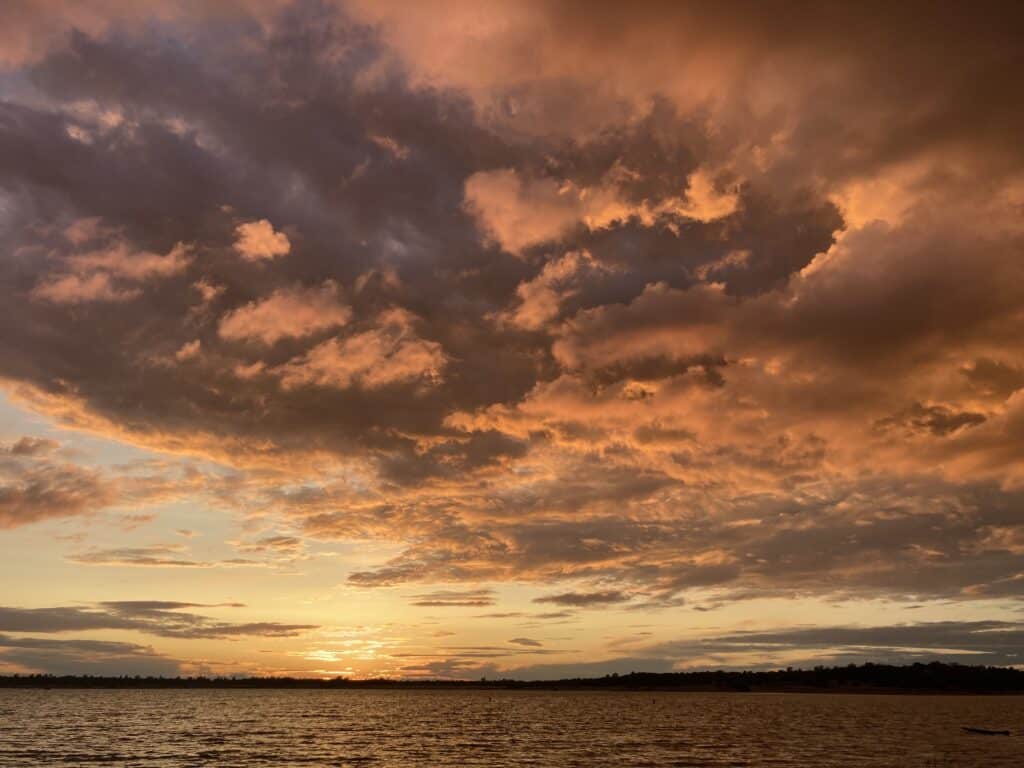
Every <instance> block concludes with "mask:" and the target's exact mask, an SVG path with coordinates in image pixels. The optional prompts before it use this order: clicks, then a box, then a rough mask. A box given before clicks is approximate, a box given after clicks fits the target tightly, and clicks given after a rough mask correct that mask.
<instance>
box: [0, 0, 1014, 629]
mask: <svg viewBox="0 0 1024 768" xmlns="http://www.w3.org/2000/svg"><path fill="white" fill-rule="evenodd" d="M57 6H59V7H55V6H54V4H52V3H47V4H45V5H44V4H33V3H28V4H19V5H17V6H16V7H14V8H12V9H8V10H5V11H2V12H0V29H3V30H4V31H3V32H2V33H0V34H2V35H3V38H2V47H3V50H4V54H3V58H2V60H0V65H2V66H3V67H4V69H3V71H2V72H0V83H2V85H3V94H4V96H3V99H2V101H0V260H2V264H3V268H2V270H0V328H2V329H3V330H2V331H0V379H2V381H3V382H4V388H5V390H6V391H7V393H8V394H9V395H10V396H11V397H12V398H14V399H15V401H16V402H18V403H20V404H22V405H24V406H25V407H28V408H31V409H34V410H35V411H38V412H40V413H42V414H45V415H46V416H48V417H49V418H51V419H53V420H54V421H56V422H57V423H60V424H63V425H67V426H70V427H73V428H75V429H82V430H86V431H89V432H92V433H95V434H100V435H104V436H106V437H110V438H112V439H115V440H120V441H124V442H130V443H134V444H137V445H142V446H145V447H148V448H151V449H154V450H157V451H166V452H169V453H174V454H180V455H182V456H187V457H190V458H192V459H210V460H213V461H215V462H217V463H219V464H221V465H224V466H226V467H228V468H230V472H229V473H227V474H224V475H217V476H213V475H209V474H207V475H202V474H198V473H195V472H188V473H186V474H187V483H186V491H184V492H185V493H188V494H192V495H194V496H195V497H196V498H200V499H202V500H204V502H205V503H209V504H211V505H212V506H214V507H216V508H219V509H225V510H229V511H234V512H238V513H241V514H243V515H254V516H255V515H258V516H261V517H262V518H264V519H266V518H271V519H273V520H275V521H276V522H277V523H278V524H279V525H280V526H281V527H282V528H283V529H286V530H287V531H288V535H287V536H284V537H283V538H285V539H288V540H289V541H292V542H293V543H292V544H290V545H288V546H287V547H285V548H284V549H281V550H280V551H281V552H283V553H284V556H287V557H293V556H294V554H295V552H296V550H297V549H298V548H299V547H300V546H301V543H302V542H303V541H334V540H337V541H365V540H376V541H384V542H387V543H388V544H390V545H395V546H398V547H399V548H400V549H401V551H400V553H399V554H398V555H397V556H395V557H392V558H390V559H388V560H386V561H382V562H377V563H373V564H370V565H368V566H359V567H354V568H353V569H352V571H351V573H349V574H348V577H347V578H348V583H349V584H350V585H352V586H357V587H380V586H388V585H399V584H403V583H409V582H411V583H421V582H422V583H426V584H456V585H457V584H458V583H460V582H463V583H465V584H466V586H467V587H469V588H472V586H473V585H474V584H477V583H490V582H530V583H534V584H536V585H538V586H540V587H542V588H543V590H544V591H543V594H541V595H540V597H539V598H538V599H539V601H540V602H545V603H550V604H552V605H555V606H570V607H573V608H577V607H579V608H582V609H584V610H585V609H586V608H587V607H588V606H597V605H606V606H607V605H615V606H617V607H620V608H636V609H638V610H642V609H644V608H645V607H646V608H652V607H657V606H671V605H679V604H681V603H682V602H684V601H685V600H687V599H688V597H687V596H688V594H689V593H691V592H692V591H693V590H704V591H705V592H706V591H707V590H713V591H715V594H716V598H715V599H716V600H724V601H728V600H737V599H746V598H750V597H756V596H774V595H794V596H837V597H846V598H848V597H857V596H861V597H886V598H894V599H904V598H915V599H916V598H921V597H923V598H945V599H951V600H975V599H978V598H1011V599H1016V598H1019V597H1020V596H1021V594H1022V593H1024V578H1022V574H1024V515H1022V503H1024V498H1022V495H1021V494H1022V493H1024V389H1022V388H1024V342H1022V339H1024V311H1022V309H1024V266H1022V265H1024V261H1022V259H1021V256H1022V248H1024V223H1022V222H1024V217H1022V213H1024V152H1022V151H1021V148H1020V141H1019V137H1020V135H1021V131H1022V130H1024V100H1022V99H1021V98H1020V96H1019V93H1018V91H1019V87H1018V86H1017V84H1016V73H1017V72H1018V71H1020V68H1021V65H1022V64H1024V60H1022V56H1024V54H1022V49H1021V46H1020V44H1019V41H1017V40H1016V39H1015V37H1014V35H1013V32H1014V31H1015V28H1016V23H1015V21H1017V20H1019V18H1018V17H1019V11H1018V10H1017V9H1016V8H1015V7H1012V6H1008V5H1004V4H996V3H982V4H980V5H979V6H976V7H974V6H972V7H971V8H970V9H968V8H967V7H966V6H961V7H956V8H945V9H937V8H935V7H934V6H932V5H927V6H926V5H924V4H918V3H905V4H901V5H899V6H898V7H892V6H884V7H882V6H874V5H869V6H863V5H856V6H854V5H849V6H841V5H836V4H832V5H827V6H821V5H820V4H819V5H814V4H801V3H797V4H793V3H745V2H739V3H734V4H730V6H731V7H729V8H728V9H727V10H720V9H718V8H717V7H713V6H710V5H705V4H678V3H660V2H647V3H640V4H633V5H625V4H621V3H576V2H525V3H485V4H482V5H481V4H480V3H468V2H467V3H463V2H453V3H451V4H450V5H448V6H447V7H446V9H445V10H446V12H445V13H443V14H442V13H438V12H437V9H436V8H434V7H432V6H431V5H430V4H421V5H417V6H410V5H409V4H408V3H362V2H353V3H348V4H334V3H329V2H295V3H291V2H288V3H286V2H270V1H267V2H257V1H256V0H252V1H251V2H248V1H245V0H238V2H235V3H231V4H227V5H225V6H224V7H223V8H219V9H218V10H216V11H215V12H214V11H203V10H198V6H196V5H195V4H193V3H168V4H165V5H164V6H163V7H162V9H161V10H160V11H159V13H153V12H144V11H142V10H140V6H138V5H136V4H133V3H119V2H103V3H89V2H73V1H72V0H66V2H61V3H58V4H57ZM925 18H927V23H926V22H925V21H924V20H925ZM26 440H31V438H26ZM175 477H177V475H175ZM181 477H182V478H183V480H182V481H183V482H184V479H185V478H186V475H181ZM167 482H168V481H167V478H165V477H163V476H162V475H161V477H155V476H151V475H147V476H146V478H143V479H141V480H140V479H139V478H135V479H134V480H132V481H131V482H129V481H128V479H126V477H125V476H122V474H117V473H114V474H111V473H104V472H98V471H94V470H92V469H90V468H88V467H82V466H78V465H76V464H75V463H74V461H73V460H72V459H71V458H68V457H64V456H61V455H58V454H53V453H52V452H51V451H50V450H49V449H47V447H46V446H45V445H42V444H35V443H31V442H16V443H15V442H12V443H11V444H9V445H7V446H5V447H4V448H3V450H2V451H0V528H14V527H19V526H23V525H28V524H32V523H35V522H38V521H41V520H45V519H51V518H55V517H74V516H80V515H90V514H94V513H95V512H96V511H98V510H102V509H107V508H114V507H118V506H119V505H120V506H123V505H124V504H125V503H131V504H136V505H138V504H146V503H150V502H151V501H152V500H153V499H160V498H167V497H168V494H170V493H171V492H170V491H169V490H168V489H167ZM171 485H173V483H172V484H171ZM131 494H134V496H132V495H131ZM268 541H269V539H268ZM246 546H250V545H246ZM271 549H273V548H272V547H271V548H270V549H268V548H267V547H264V548H263V549H262V550H260V551H270V550H271ZM119 551H121V552H122V554H123V553H124V552H128V551H129V550H128V549H127V548H125V549H122V550H119ZM131 551H132V552H135V554H136V555H138V557H136V558H135V559H136V560H138V559H139V557H141V556H142V555H139V553H140V552H143V549H139V548H137V547H136V548H134V549H132V550H131ZM153 551H155V550H153ZM172 551H173V550H169V549H166V548H164V550H163V554H159V553H158V554H159V556H160V557H161V558H163V560H165V561H167V560H173V559H175V558H173V557H169V556H168V555H167V552H172ZM240 551H244V546H243V547H240ZM274 551H277V550H274ZM111 552H115V553H116V551H115V550H102V551H101V550H96V551H95V552H94V553H93V554H94V555H95V556H94V557H93V560H91V561H90V560H89V559H88V558H89V557H90V554H89V553H88V552H87V553H85V554H83V555H80V556H79V561H78V562H83V563H89V562H93V563H94V564H99V563H102V562H124V561H125V558H124V557H120V560H118V559H117V558H115V557H114V555H113V554H111ZM97 553H98V554H97ZM143 554H144V553H143ZM101 555H102V556H103V557H106V560H104V559H103V557H101ZM81 558H85V559H81ZM112 558H113V559H112ZM177 559H181V558H177ZM149 564H154V563H149ZM155 565H158V566H161V565H162V566H168V567H169V566H170V563H168V562H164V563H160V562H157V563H155ZM417 599H418V600H419V601H420V604H423V605H433V604H439V605H445V604H451V605H470V604H472V605H489V604H490V602H491V597H490V593H489V592H487V591H486V590H484V591H480V592H473V591H472V589H470V590H469V591H464V592H457V591H454V592H453V591H449V592H443V591H436V590H430V589H425V590H422V591H421V592H420V593H419V596H418V598H417Z"/></svg>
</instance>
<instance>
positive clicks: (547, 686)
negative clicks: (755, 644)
mask: <svg viewBox="0 0 1024 768" xmlns="http://www.w3.org/2000/svg"><path fill="white" fill-rule="evenodd" d="M0 688H31V689H54V688H58V689H90V688H93V689H132V688H139V689H150V690H152V689H192V690H207V689H236V690H257V689H262V690H273V689H279V690H280V689H295V690H527V691H528V690H539V691H650V692H655V691H657V692H665V693H669V692H673V691H679V692H692V693H699V692H733V693H863V694H879V693H886V694H906V695H921V694H988V695H992V694H1024V670H1018V669H1014V668H1012V667H984V666H966V665H960V664H943V663H940V662H932V663H930V664H912V665H906V666H893V665H886V664H862V665H859V666H855V665H849V666H845V667H815V668H814V669H785V670H774V671H757V672H752V671H746V672H742V671H740V672H737V671H724V670H718V671H705V672H666V673H648V672H637V673H630V674H627V675H607V676H605V677H597V678H570V679H564V680H488V679H479V680H390V679H368V680H351V679H347V678H340V677H339V678H331V679H320V678H293V677H235V678H231V677H173V678H165V677H129V676H124V677H97V676H89V675H63V676H57V675H35V674H32V675H8V676H3V677H0Z"/></svg>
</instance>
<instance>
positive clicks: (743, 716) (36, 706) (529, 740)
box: [0, 690, 1024, 768]
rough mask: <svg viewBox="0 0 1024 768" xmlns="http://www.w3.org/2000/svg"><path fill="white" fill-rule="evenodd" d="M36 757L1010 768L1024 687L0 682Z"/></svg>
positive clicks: (242, 762) (6, 742) (6, 761)
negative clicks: (69, 685)
mask: <svg viewBox="0 0 1024 768" xmlns="http://www.w3.org/2000/svg"><path fill="white" fill-rule="evenodd" d="M963 725H968V726H981V727H987V728H992V729H1000V730H1001V729H1008V730H1010V731H1011V732H1012V733H1013V734H1014V735H1013V736H1010V737H1006V736H972V735H969V734H966V733H963V732H962V731H961V730H960V727H961V726H963ZM51 765H54V766H55V765H63V766H79V765H82V766H86V765H107V766H154V767H155V766H160V768H165V767H168V766H175V767H177V766H252V765H265V766H382V767H384V766H387V767H390V766H395V767H396V768H398V767H399V766H401V767H402V768H405V767H406V766H432V767H433V766H456V765H457V766H460V767H461V768H468V767H469V766H501V767H502V768H507V767H508V766H552V767H554V766H580V767H581V768H582V767H584V766H586V767H589V766H776V767H779V766H781V767H785V768H788V767H789V766H799V768H825V767H828V766H857V767H862V766H899V767H900V768H916V767H917V766H921V767H922V768H924V767H929V768H970V766H986V767H988V768H991V767H994V766H1014V768H1019V767H1020V766H1024V697H1019V696H1013V697H976V696H869V695H831V694H730V693H653V694H652V693H614V692H600V693H587V692H540V691H508V692H504V691H401V690H391V691H301V690H284V691H224V690H221V691H198V690H164V691H147V690H124V691H102V690H98V691H63V690H50V691H43V690H0V766H3V768H21V767H22V766H51Z"/></svg>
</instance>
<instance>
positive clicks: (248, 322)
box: [217, 281, 352, 344]
mask: <svg viewBox="0 0 1024 768" xmlns="http://www.w3.org/2000/svg"><path fill="white" fill-rule="evenodd" d="M338 294H339V289H338V286H337V284H336V283H334V282H331V281H327V282H326V283H324V284H323V285H322V286H320V287H319V288H301V287H299V288H282V289H279V290H276V291H274V292H273V293H272V294H271V295H270V296H268V297H267V298H265V299H262V300H260V301H254V302H250V303H249V304H246V305H245V306H243V307H240V308H238V309H235V310H232V311H231V312H229V313H227V314H226V315H225V316H224V317H222V318H221V320H220V324H219V326H218V329H217V332H218V333H219V334H220V337H221V338H223V339H227V340H230V341H246V340H252V341H258V342H261V343H263V344H273V343H274V342H276V341H279V340H280V339H286V338H302V337H304V336H309V335H311V334H314V333H318V332H320V331H323V330H326V329H328V328H336V327H338V326H342V325H345V323H347V322H348V321H349V318H350V317H351V316H352V310H351V309H350V308H349V307H348V306H346V305H345V304H343V303H342V302H341V300H340V298H339V295H338Z"/></svg>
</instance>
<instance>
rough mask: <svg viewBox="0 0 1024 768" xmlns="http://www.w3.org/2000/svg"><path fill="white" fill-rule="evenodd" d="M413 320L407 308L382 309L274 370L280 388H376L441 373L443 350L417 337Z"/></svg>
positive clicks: (426, 380)
mask: <svg viewBox="0 0 1024 768" xmlns="http://www.w3.org/2000/svg"><path fill="white" fill-rule="evenodd" d="M414 324H415V318H414V317H413V316H412V315H411V314H410V313H409V312H406V311H405V310H402V309H397V308H396V309H389V310H386V311H385V312H382V313H381V314H380V315H379V316H378V317H377V318H376V320H375V323H374V325H375V327H373V328H371V329H370V330H367V331H363V332H362V333H356V334H353V335H351V336H347V337H345V338H334V339H328V340H327V341H324V342H322V343H321V344H318V345H317V346H315V347H313V348H312V349H311V350H309V351H308V352H307V353H305V354H304V355H302V356H300V357H298V358H295V359H293V360H290V361H289V362H288V363H286V364H285V365H283V366H281V367H280V368H278V369H276V370H275V371H274V372H275V373H277V374H278V375H279V376H280V379H281V386H283V387H284V388H286V389H293V388H295V387H303V386H317V387H337V388H339V389H347V388H348V387H352V386H358V387H363V388H366V389H378V388H380V387H386V386H389V385H392V384H401V383H404V382H408V381H422V382H424V383H426V384H431V383H433V382H435V381H436V380H438V379H439V378H440V376H441V369H442V368H443V367H444V365H445V360H446V359H445V355H444V351H443V350H442V348H441V345H440V344H438V343H437V342H436V341H430V340H426V339H421V338H419V337H418V336H417V335H416V331H415V327H414Z"/></svg>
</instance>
